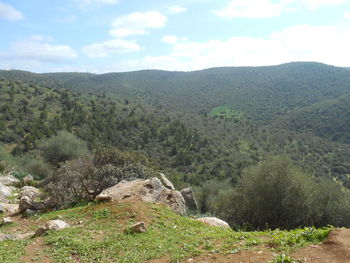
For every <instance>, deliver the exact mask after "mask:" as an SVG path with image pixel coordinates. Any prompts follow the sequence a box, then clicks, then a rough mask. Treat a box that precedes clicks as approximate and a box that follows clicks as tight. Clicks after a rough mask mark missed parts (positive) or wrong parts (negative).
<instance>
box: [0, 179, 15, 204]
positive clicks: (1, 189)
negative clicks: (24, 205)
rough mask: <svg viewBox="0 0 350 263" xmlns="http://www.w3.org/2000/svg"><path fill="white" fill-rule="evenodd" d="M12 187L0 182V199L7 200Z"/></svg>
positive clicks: (10, 194)
mask: <svg viewBox="0 0 350 263" xmlns="http://www.w3.org/2000/svg"><path fill="white" fill-rule="evenodd" d="M12 193H13V188H12V187H11V186H7V185H4V184H1V183H0V200H7V199H8V198H9V197H11V196H12Z"/></svg>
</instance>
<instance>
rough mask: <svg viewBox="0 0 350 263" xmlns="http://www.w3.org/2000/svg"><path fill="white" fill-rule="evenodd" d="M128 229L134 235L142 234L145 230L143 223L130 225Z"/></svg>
mask: <svg viewBox="0 0 350 263" xmlns="http://www.w3.org/2000/svg"><path fill="white" fill-rule="evenodd" d="M130 229H132V231H133V232H135V233H143V232H146V230H147V229H146V226H145V223H144V222H137V223H136V224H133V225H131V226H130Z"/></svg>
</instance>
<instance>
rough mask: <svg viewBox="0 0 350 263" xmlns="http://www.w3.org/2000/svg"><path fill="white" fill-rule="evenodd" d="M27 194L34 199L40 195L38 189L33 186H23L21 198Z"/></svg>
mask: <svg viewBox="0 0 350 263" xmlns="http://www.w3.org/2000/svg"><path fill="white" fill-rule="evenodd" d="M24 196H27V197H29V198H30V199H32V200H34V199H35V198H37V197H39V196H40V190H39V189H38V188H35V187H33V186H23V187H22V188H21V198H22V197H24Z"/></svg>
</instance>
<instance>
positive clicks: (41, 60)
mask: <svg viewBox="0 0 350 263" xmlns="http://www.w3.org/2000/svg"><path fill="white" fill-rule="evenodd" d="M52 41H53V40H52V38H51V37H47V36H41V35H36V36H31V37H29V38H27V39H23V40H20V41H17V42H15V43H13V44H12V45H11V46H10V47H9V49H8V50H6V51H1V52H0V58H1V59H0V61H1V63H0V68H18V67H19V65H22V67H21V68H24V69H29V70H30V69H31V68H30V67H33V68H35V67H38V66H41V65H44V64H45V65H47V63H49V64H50V65H52V64H61V63H64V62H67V61H71V60H73V59H75V58H76V57H77V54H76V53H75V51H74V50H73V49H72V48H71V47H69V46H67V45H54V44H51V42H52Z"/></svg>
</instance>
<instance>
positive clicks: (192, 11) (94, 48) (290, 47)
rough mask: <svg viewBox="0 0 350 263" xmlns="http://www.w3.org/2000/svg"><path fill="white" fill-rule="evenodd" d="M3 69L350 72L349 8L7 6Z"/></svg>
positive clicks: (101, 3)
mask: <svg viewBox="0 0 350 263" xmlns="http://www.w3.org/2000/svg"><path fill="white" fill-rule="evenodd" d="M0 32H1V40H0V69H23V70H29V71H33V72H53V71H55V72H56V71H84V72H85V71H89V72H97V73H102V72H123V71H131V70H140V69H164V70H180V71H190V70H198V69H203V68H209V67H217V66H260V65H275V64H280V63H285V62H291V61H317V62H323V63H327V64H331V65H336V66H347V67H350V0H174V1H172V0H147V1H140V0H0Z"/></svg>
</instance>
